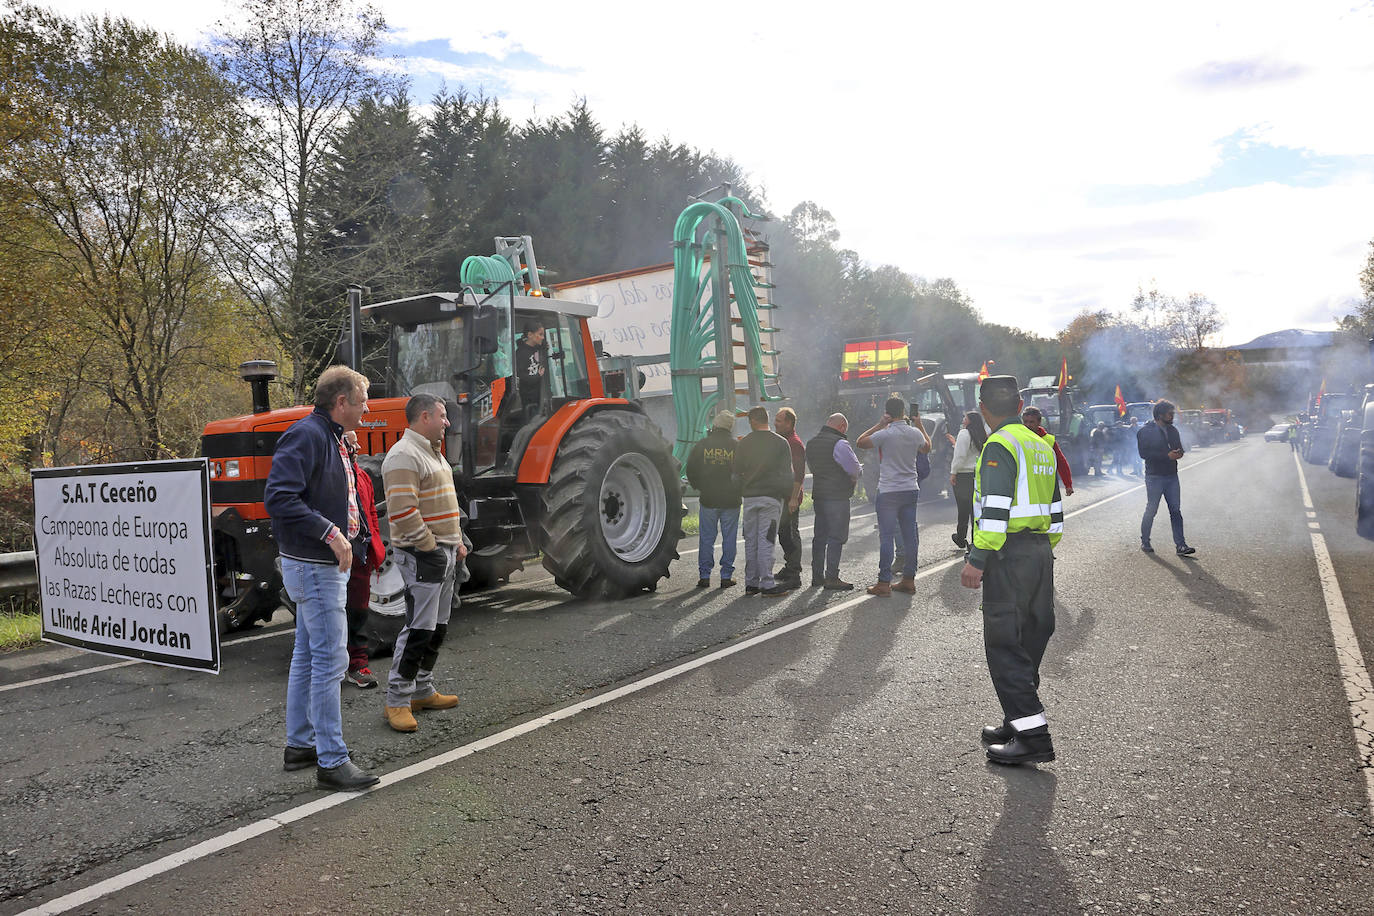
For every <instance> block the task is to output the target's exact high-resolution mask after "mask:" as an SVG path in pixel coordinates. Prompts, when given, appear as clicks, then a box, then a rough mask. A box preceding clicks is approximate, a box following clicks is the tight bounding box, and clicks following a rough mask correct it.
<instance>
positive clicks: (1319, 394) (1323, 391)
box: [1316, 379, 1326, 407]
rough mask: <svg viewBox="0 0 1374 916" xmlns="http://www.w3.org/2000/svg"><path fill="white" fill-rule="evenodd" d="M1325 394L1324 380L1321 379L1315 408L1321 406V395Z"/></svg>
mask: <svg viewBox="0 0 1374 916" xmlns="http://www.w3.org/2000/svg"><path fill="white" fill-rule="evenodd" d="M1324 394H1326V379H1322V386H1321V387H1320V388H1318V389H1317V404H1316V406H1317V407H1320V406H1322V395H1324Z"/></svg>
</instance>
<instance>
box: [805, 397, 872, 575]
mask: <svg viewBox="0 0 1374 916" xmlns="http://www.w3.org/2000/svg"><path fill="white" fill-rule="evenodd" d="M848 431H849V420H848V419H847V418H846V417H845V415H844V414H842V413H832V414H831V415H830V416H829V417H828V418H827V419H826V421H825V426H823V427H821V431H820V432H819V433H817V434H816V436H815V438H813V439H812V440H811V441H810V442H808V443H806V464H807V466H808V467H810V468H811V501H812V503H813V505H814V506H815V511H816V527H815V530H814V532H813V533H812V538H811V587H812V588H817V587H824V588H826V589H829V590H831V591H849V590H850V589H852V588H853V587H854V586H853V585H852V584H851V583H849V582H845V581H844V580H842V579H841V578H840V551H841V550H843V549H844V544H845V541H847V540H849V498H850V497H851V496H853V495H854V485H855V484H856V483H857V482H858V480H859V473H860V468H859V458H858V456H857V455H855V454H854V447H853V446H851V445H850V444H849V440H848V439H847V438H845V434H846V433H847V432H848Z"/></svg>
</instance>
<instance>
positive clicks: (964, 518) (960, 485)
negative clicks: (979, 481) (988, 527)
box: [954, 471, 973, 540]
mask: <svg viewBox="0 0 1374 916" xmlns="http://www.w3.org/2000/svg"><path fill="white" fill-rule="evenodd" d="M954 504H955V505H956V506H958V507H959V521H958V523H957V524H955V526H954V533H955V534H957V535H959V539H960V540H963V539H965V538H966V537H968V533H969V528H970V526H971V525H972V524H973V472H972V471H968V472H965V473H960V474H955V475H954Z"/></svg>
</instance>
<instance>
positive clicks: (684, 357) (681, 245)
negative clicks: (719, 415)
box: [668, 197, 782, 466]
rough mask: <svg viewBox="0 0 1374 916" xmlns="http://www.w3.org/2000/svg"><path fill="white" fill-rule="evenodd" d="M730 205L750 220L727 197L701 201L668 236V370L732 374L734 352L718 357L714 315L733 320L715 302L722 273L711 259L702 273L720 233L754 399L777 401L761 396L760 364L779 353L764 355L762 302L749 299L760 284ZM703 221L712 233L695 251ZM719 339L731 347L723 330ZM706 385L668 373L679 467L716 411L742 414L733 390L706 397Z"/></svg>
mask: <svg viewBox="0 0 1374 916" xmlns="http://www.w3.org/2000/svg"><path fill="white" fill-rule="evenodd" d="M727 204H734V205H736V206H738V207H739V208H740V211H741V212H742V213H743V214H744V215H745V216H752V214H751V213H750V212H749V210H748V208H747V207H745V205H744V202H743V201H741V200H740V199H739V198H736V197H725V198H722V199H721V200H719V201H717V202H716V203H706V202H705V201H702V202H699V203H694V204H691V205H689V206H688V207H687V208H686V209H685V210H683V211H682V214H681V215H680V216H678V218H677V226H676V227H675V228H674V230H673V319H672V324H671V338H670V349H669V363H668V365H669V367H670V368H671V369H673V370H678V369H688V370H691V369H709V368H720V367H721V364H722V361H724V360H729V362H728V363H727V365H729V366H730V374H731V377H732V378H733V376H734V353H733V348H731V350H730V351H729V352H726V353H717V352H716V350H717V345H716V342H717V340H716V332H717V315H721V316H724V318H723V320H726V321H728V320H729V316H730V303H729V302H728V301H727V302H724V303H717V302H716V301H715V292H714V289H715V287H714V282H713V281H714V280H715V276H714V274H715V272H716V271H717V270H720V268H721V265H719V264H717V263H716V262H715V260H714V259H713V260H712V261H711V265H710V267H709V268H708V269H706V270H705V271H704V273H703V267H704V266H705V264H704V262H705V257H704V253H705V252H706V251H708V250H714V248H715V245H716V241H717V238H716V232H717V231H720V230H722V229H723V230H724V232H725V242H726V250H727V257H726V261H727V265H726V269H727V270H728V272H729V273H728V278H729V281H730V284H729V285H730V287H731V288H732V289H733V291H734V294H735V296H734V300H735V306H736V307H737V308H738V310H739V317H740V319H741V327H742V328H743V329H744V344H745V347H746V348H747V350H748V352H749V354H750V355H751V357H752V358H747V359H746V365H747V366H748V367H749V368H748V371H750V372H752V373H753V375H754V380H755V381H756V382H757V383H758V389H759V391H761V392H764V394H763V399H764V400H766V401H780V400H782V398H781V397H779V396H772V395H769V394H767V392H766V389H765V388H764V383H765V382H766V381H767V380H769V379H771V378H774V376H773V375H770V374H769V373H766V372H764V371H763V357H764V356H765V355H769V356H771V355H774V353H775V352H776V351H772V350H767V351H766V350H764V348H763V340H762V334H761V330H762V328H761V325H760V323H759V301H758V297H757V296H756V295H755V293H754V289H755V287H757V286H760V285H762V284H760V283H759V282H758V281H757V280H756V279H755V278H754V274H753V271H751V270H750V269H749V256H748V252H747V251H746V249H745V245H744V233H743V232H742V231H741V230H740V226H739V220H737V219H736V218H735V214H734V213H733V212H731V211H730V209H729V207H728V206H726V205H727ZM707 219H714V220H715V221H716V222H715V226H716V229H712V230H708V231H707V232H706V234H705V236H704V238H703V241H702V243H700V244H698V243H697V242H696V235H697V230H698V229H699V228H700V227H701V223H702V221H703V220H707ZM724 336H725V337H726V339H730V337H731V335H730V332H729V329H728V328H727V329H726V331H725V335H724ZM704 382H705V379H704V378H703V377H701V376H700V375H680V374H678V373H677V372H674V373H673V407H674V410H675V412H676V415H677V441H676V442H675V443H674V445H673V455H674V457H676V458H677V459H678V461H679V462H680V463H682V464H683V465H684V466H685V465H686V463H687V457H688V454H689V453H690V452H691V449H692V445H693V444H694V443H695V442H696V441H697V440H699V439H700V438H701V437H702V436H704V435H705V434H706V432H707V431H708V430H709V429H710V426H711V418H712V416H713V415H714V414H715V413H716V412H717V411H719V410H732V411H734V412H735V413H736V414H738V413H739V410H738V408H737V407H736V404H735V389H734V385H733V384H731V385H730V387H729V388H728V390H726V391H714V392H712V393H710V394H707V393H706V392H705V391H704Z"/></svg>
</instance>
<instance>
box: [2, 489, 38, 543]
mask: <svg viewBox="0 0 1374 916" xmlns="http://www.w3.org/2000/svg"><path fill="white" fill-rule="evenodd" d="M16 550H33V487H32V486H30V484H29V480H28V476H27V475H25V476H24V477H22V478H20V477H18V476H17V475H16V476H15V477H14V478H13V479H11V478H5V479H0V553H11V552H13V551H16Z"/></svg>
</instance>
